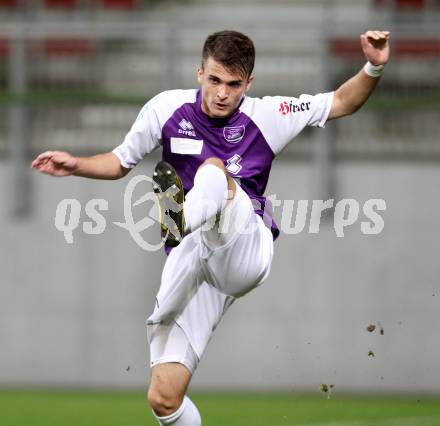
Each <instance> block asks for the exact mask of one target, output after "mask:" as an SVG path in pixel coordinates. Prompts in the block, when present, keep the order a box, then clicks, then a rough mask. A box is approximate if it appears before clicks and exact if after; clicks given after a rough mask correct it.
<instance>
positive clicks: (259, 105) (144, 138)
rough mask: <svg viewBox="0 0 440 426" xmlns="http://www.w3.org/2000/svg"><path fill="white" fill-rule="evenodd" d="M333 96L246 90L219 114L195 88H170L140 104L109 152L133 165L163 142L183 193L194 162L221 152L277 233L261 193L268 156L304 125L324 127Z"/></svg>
mask: <svg viewBox="0 0 440 426" xmlns="http://www.w3.org/2000/svg"><path fill="white" fill-rule="evenodd" d="M332 100H333V92H330V93H323V94H322V93H320V94H317V95H314V96H311V95H301V96H300V97H299V98H293V97H284V96H267V97H264V98H251V97H247V96H246V97H244V98H243V100H242V102H241V104H240V106H239V107H238V109H237V110H236V111H235V113H234V114H233V115H232V116H230V117H228V118H225V119H223V118H220V119H219V118H210V117H208V116H207V115H206V114H205V113H204V112H203V111H202V108H201V92H200V90H171V91H167V92H163V93H160V94H159V95H157V96H155V97H154V98H153V99H151V100H150V101H149V102H148V103H147V104H146V105H145V106H144V107H143V108H142V110H141V111H140V113H139V115H138V117H137V119H136V121H135V122H134V124H133V126H132V128H131V129H130V131H129V132H128V133H127V135H126V136H125V139H124V142H123V143H122V144H121V145H119V146H118V147H117V148H115V149H114V150H113V153H114V154H115V155H116V156H117V157H118V158H119V159H120V161H121V165H122V166H123V167H125V168H132V167H134V166H135V165H136V164H137V163H138V162H139V161H141V160H142V158H143V157H144V156H145V155H146V154H148V153H150V152H152V151H154V150H155V149H156V148H158V147H159V146H162V151H163V155H162V156H163V159H164V160H165V161H167V162H169V163H170V164H171V165H172V166H173V167H174V168H175V169H176V171H177V173H178V174H179V176H180V178H181V179H182V182H183V186H184V189H185V193H186V192H188V191H189V190H190V189H191V188H192V186H193V182H194V175H195V173H196V171H197V168H198V167H199V166H200V165H201V164H202V163H203V162H204V161H205V160H206V159H207V158H210V157H217V158H220V159H221V160H223V162H224V164H225V166H226V168H227V170H228V171H229V173H230V174H231V176H233V177H235V178H237V181H238V183H239V184H240V185H241V187H242V188H243V189H244V191H245V192H246V193H247V194H248V196H249V197H250V198H251V200H252V202H253V205H254V209H255V211H256V213H257V214H259V215H260V216H263V212H264V217H263V218H264V221H265V223H266V224H267V225H269V226H270V227H271V229H272V233H273V235H274V238H276V237H277V236H278V234H279V230H278V228H277V226H276V224H275V222H274V220H273V216H272V209H271V208H270V206H266V198H265V197H264V191H265V189H266V185H267V182H268V179H269V173H270V169H271V166H272V161H273V159H274V158H275V156H276V155H277V154H278V153H279V152H280V151H281V150H282V149H283V148H284V147H285V146H286V145H287V144H288V143H289V142H290V141H291V140H292V139H293V138H294V137H295V136H296V135H297V134H298V133H299V132H301V130H302V129H304V127H305V126H319V127H324V124H325V122H326V120H327V118H328V115H329V112H330V108H331V105H332ZM268 219H269V220H268Z"/></svg>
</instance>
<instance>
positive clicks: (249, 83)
mask: <svg viewBox="0 0 440 426" xmlns="http://www.w3.org/2000/svg"><path fill="white" fill-rule="evenodd" d="M254 80H255V77H254V76H253V75H251V76H250V77H249V78H248V81H247V83H246V92H247V91H248V90H249V89H250V88H251V86H252V83H253V82H254Z"/></svg>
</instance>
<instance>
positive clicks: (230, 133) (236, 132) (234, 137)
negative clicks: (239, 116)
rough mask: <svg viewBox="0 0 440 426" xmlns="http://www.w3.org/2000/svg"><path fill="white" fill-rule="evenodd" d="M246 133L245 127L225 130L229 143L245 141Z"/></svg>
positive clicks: (224, 133)
mask: <svg viewBox="0 0 440 426" xmlns="http://www.w3.org/2000/svg"><path fill="white" fill-rule="evenodd" d="M245 131H246V127H245V126H236V127H225V128H223V136H224V138H225V139H226V140H227V141H228V142H231V143H238V142H240V141H241V140H242V139H243V136H244V133H245Z"/></svg>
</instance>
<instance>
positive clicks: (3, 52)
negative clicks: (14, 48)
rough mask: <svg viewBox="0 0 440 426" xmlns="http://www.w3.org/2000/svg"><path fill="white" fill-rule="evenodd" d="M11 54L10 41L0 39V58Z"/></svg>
mask: <svg viewBox="0 0 440 426" xmlns="http://www.w3.org/2000/svg"><path fill="white" fill-rule="evenodd" d="M8 54H9V40H5V39H0V58H1V57H3V56H8Z"/></svg>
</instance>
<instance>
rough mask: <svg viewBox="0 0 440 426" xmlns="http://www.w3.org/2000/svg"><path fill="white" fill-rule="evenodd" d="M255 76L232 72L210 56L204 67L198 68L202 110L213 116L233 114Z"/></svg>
mask: <svg viewBox="0 0 440 426" xmlns="http://www.w3.org/2000/svg"><path fill="white" fill-rule="evenodd" d="M253 78H254V77H253V76H250V77H244V76H243V75H242V74H241V73H238V72H235V73H231V72H230V71H228V70H227V69H226V68H225V67H224V66H223V65H221V64H220V63H218V62H216V61H215V60H214V59H212V58H211V57H209V58H208V59H207V60H206V61H205V63H204V67H203V68H199V69H198V70H197V80H198V82H199V83H200V86H201V88H202V111H203V112H204V113H205V114H207V115H208V116H209V117H212V118H224V117H228V116H229V115H231V114H233V113H234V111H235V110H236V109H237V107H238V105H239V104H240V101H241V99H242V97H243V96H244V94H245V93H246V91H247V90H249V88H250V87H251V84H252V80H253Z"/></svg>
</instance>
